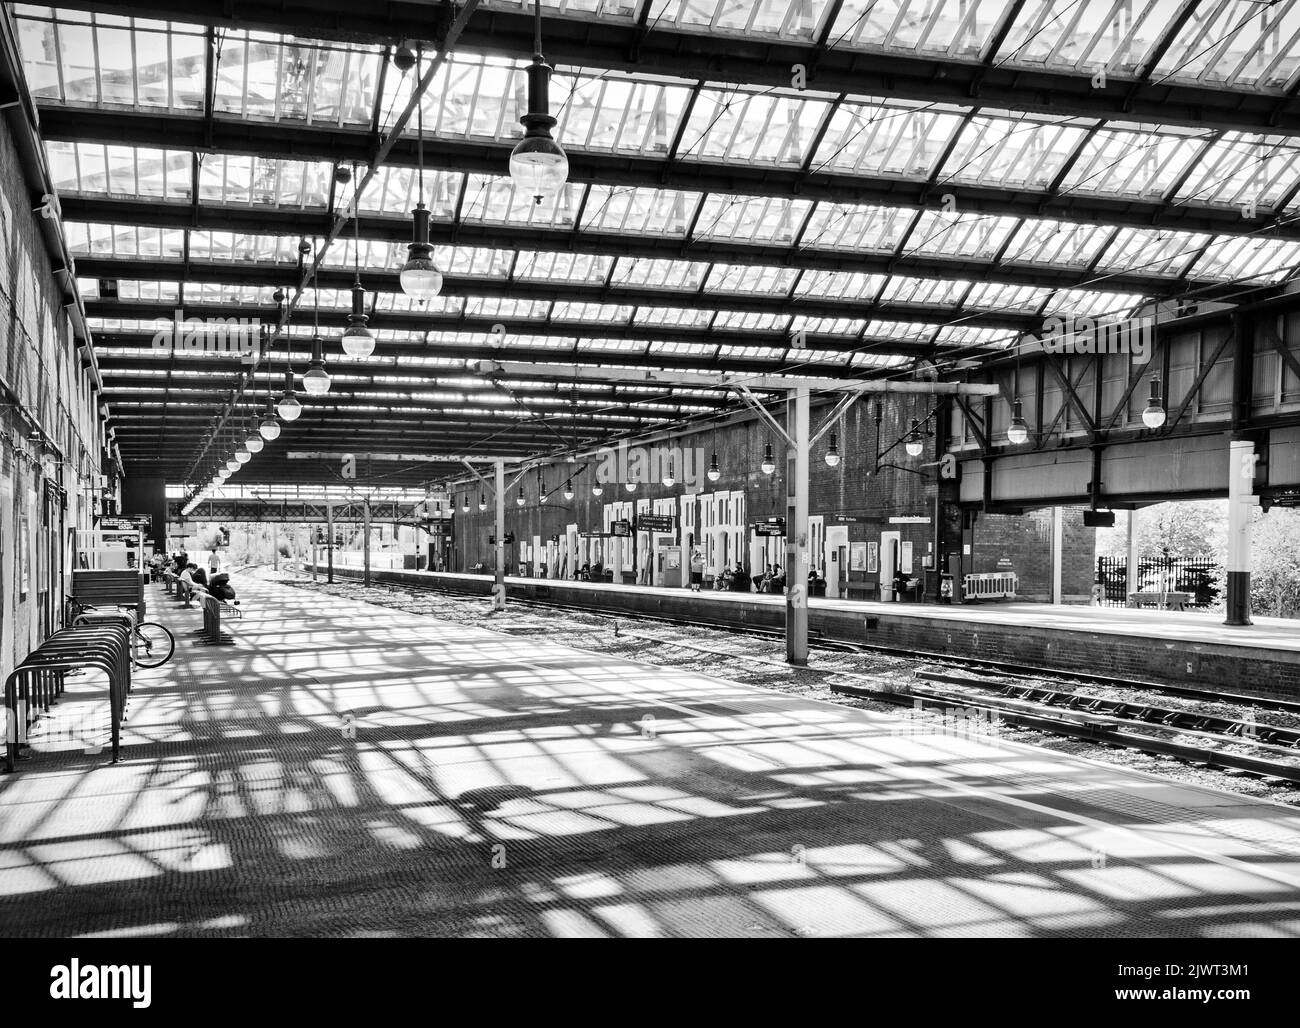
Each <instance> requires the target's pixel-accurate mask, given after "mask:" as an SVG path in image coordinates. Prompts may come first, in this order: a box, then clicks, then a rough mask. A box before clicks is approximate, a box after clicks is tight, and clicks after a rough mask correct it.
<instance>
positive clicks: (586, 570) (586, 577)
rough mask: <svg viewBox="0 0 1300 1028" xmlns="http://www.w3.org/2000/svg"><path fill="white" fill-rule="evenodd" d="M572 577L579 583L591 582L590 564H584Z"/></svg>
mask: <svg viewBox="0 0 1300 1028" xmlns="http://www.w3.org/2000/svg"><path fill="white" fill-rule="evenodd" d="M573 577H574V578H576V579H578V581H580V582H590V581H591V565H590V564H584V565H582V567H581V568H580V569H579V570H578V573H577V574H576V575H574V576H573Z"/></svg>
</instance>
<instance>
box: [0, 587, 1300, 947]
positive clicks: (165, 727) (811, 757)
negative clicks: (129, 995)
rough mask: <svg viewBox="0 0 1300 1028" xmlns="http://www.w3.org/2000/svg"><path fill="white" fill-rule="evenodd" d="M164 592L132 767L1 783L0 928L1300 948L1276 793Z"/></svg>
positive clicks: (326, 602) (279, 599)
mask: <svg viewBox="0 0 1300 1028" xmlns="http://www.w3.org/2000/svg"><path fill="white" fill-rule="evenodd" d="M151 599H152V600H153V601H154V602H153V603H152V604H151V608H152V609H153V610H154V611H156V612H158V613H159V614H160V615H161V616H162V617H163V618H165V619H166V620H168V621H169V622H170V623H171V625H172V627H173V628H174V629H175V630H176V632H177V640H178V650H177V655H176V657H174V658H173V660H172V662H171V663H170V664H168V665H166V666H165V667H163V668H161V669H159V670H157V671H155V672H150V673H147V674H141V675H139V676H138V677H137V680H136V688H135V693H134V697H133V701H132V705H131V708H130V711H129V719H128V722H127V724H126V726H125V728H124V737H123V751H122V752H123V758H122V760H121V762H120V763H119V764H117V765H112V764H110V763H108V760H107V757H106V756H105V755H104V754H102V753H85V752H83V751H81V750H80V749H75V748H73V749H68V748H64V749H57V750H48V751H46V750H41V749H40V747H37V751H36V752H35V753H34V754H33V755H32V756H31V757H30V758H29V759H28V760H26V761H24V762H22V764H21V765H20V769H19V771H18V772H16V773H15V774H12V775H8V776H0V923H3V924H4V925H5V926H6V929H7V933H6V934H8V935H9V936H60V937H62V936H83V935H85V936H91V935H93V936H106V935H107V936H116V937H128V936H134V937H160V936H196V935H198V936H203V935H211V936H217V935H223V936H231V935H234V936H238V935H274V936H308V935H310V936H361V935H378V936H384V935H446V936H452V935H454V936H605V937H612V936H728V937H737V936H738V937H751V938H782V937H824V936H861V937H905V936H1028V937H1057V936H1069V937H1079V936H1105V937H1138V936H1162V937H1163V936H1169V937H1174V936H1197V937H1226V936H1247V935H1249V936H1288V937H1293V936H1296V935H1300V812H1297V811H1296V810H1294V809H1292V808H1288V807H1283V806H1280V805H1276V804H1272V803H1268V802H1261V801H1256V800H1251V799H1246V798H1242V797H1239V796H1232V795H1229V794H1226V793H1222V792H1218V791H1215V790H1212V789H1206V788H1202V787H1197V786H1187V785H1181V784H1174V783H1172V782H1169V781H1166V780H1163V779H1160V778H1157V777H1153V776H1150V775H1145V774H1141V773H1136V772H1132V771H1127V770H1123V769H1119V768H1115V767H1110V766H1103V765H1100V764H1097V763H1093V762H1090V761H1088V760H1085V759H1080V758H1077V757H1071V756H1066V755H1062V754H1059V753H1054V752H1048V751H1046V750H1041V749H1036V748H1033V747H1029V746H1025V745H1022V744H1018V743H1015V742H1012V741H1009V740H1006V739H1003V738H1000V737H999V736H998V735H997V734H996V733H993V734H989V733H981V732H979V731H978V730H975V729H971V730H970V731H965V732H955V731H944V730H942V729H941V728H939V727H933V726H927V725H926V724H924V723H921V722H915V721H909V720H908V719H907V718H906V717H903V716H899V715H895V714H881V713H872V712H869V711H864V710H860V709H854V708H851V707H846V706H841V705H835V704H828V703H823V702H819V701H815V700H809V699H805V698H801V697H796V696H792V695H787V694H776V693H769V692H764V691H762V690H759V689H756V688H752V687H748V686H742V685H738V684H735V683H731V682H728V681H724V680H720V679H717V678H712V677H708V676H705V675H702V674H698V673H693V672H689V671H684V670H679V669H669V668H663V667H653V666H649V665H645V664H640V663H636V662H631V661H627V660H624V659H617V658H613V657H610V656H607V655H604V654H600V653H595V652H588V651H581V650H575V649H572V648H567V647H565V646H563V645H560V644H558V643H557V642H555V641H552V640H549V639H547V638H545V637H537V636H529V637H518V636H511V635H509V634H506V633H503V632H501V631H495V630H493V627H492V625H491V624H490V623H485V625H484V627H482V628H477V627H473V626H465V625H462V624H457V625H451V624H446V623H443V622H439V621H437V620H434V619H431V618H428V617H425V616H420V615H414V614H406V613H403V612H400V611H396V610H393V609H391V608H384V607H378V606H373V605H369V604H363V603H358V602H354V601H351V600H345V599H342V598H338V597H333V596H329V595H325V594H321V593H319V592H311V591H308V590H302V589H294V588H292V587H290V586H285V585H280V584H277V583H271V582H265V581H257V580H250V581H248V582H247V583H246V587H245V588H244V589H243V590H242V591H241V599H242V601H243V606H244V608H245V618H244V620H243V621H241V622H239V623H237V624H235V625H232V626H231V633H232V635H233V636H234V643H233V644H232V645H228V646H213V647H204V646H201V645H199V644H198V643H197V642H196V641H194V639H193V637H192V636H190V635H188V634H187V629H189V628H192V627H195V625H196V620H195V619H196V617H197V615H196V614H195V613H194V612H187V611H181V610H177V609H176V608H175V607H174V605H173V604H171V603H165V602H163V597H162V595H161V593H159V594H158V596H157V597H156V598H155V597H151ZM710 599H712V598H710ZM106 720H107V719H106V718H105V723H106Z"/></svg>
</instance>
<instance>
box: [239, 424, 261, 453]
mask: <svg viewBox="0 0 1300 1028" xmlns="http://www.w3.org/2000/svg"><path fill="white" fill-rule="evenodd" d="M265 445H266V442H265V441H264V440H263V439H262V433H261V432H259V431H258V430H257V424H256V423H254V424H253V426H252V427H251V428H250V429H249V430H248V435H247V436H246V437H245V438H244V447H245V448H246V449H247V450H248V452H249V453H261V452H262V447H264V446H265Z"/></svg>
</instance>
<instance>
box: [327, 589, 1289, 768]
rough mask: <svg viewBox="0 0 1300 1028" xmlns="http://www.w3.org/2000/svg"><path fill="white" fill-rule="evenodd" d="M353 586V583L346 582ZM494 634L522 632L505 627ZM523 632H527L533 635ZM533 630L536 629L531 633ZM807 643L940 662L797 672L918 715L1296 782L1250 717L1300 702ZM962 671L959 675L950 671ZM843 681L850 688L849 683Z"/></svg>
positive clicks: (542, 603) (557, 607)
mask: <svg viewBox="0 0 1300 1028" xmlns="http://www.w3.org/2000/svg"><path fill="white" fill-rule="evenodd" d="M349 584H357V583H349ZM382 588H384V589H386V590H388V591H399V590H400V591H403V592H408V593H417V592H432V593H436V594H438V595H440V596H446V597H448V598H453V599H457V600H466V599H470V600H479V599H481V598H479V597H469V596H466V595H465V594H463V593H457V592H454V591H451V590H445V589H436V588H432V587H416V586H409V585H403V586H401V587H396V586H391V585H385V586H382ZM510 606H511V607H524V608H531V609H534V610H542V611H547V612H563V613H570V614H580V615H582V616H584V617H587V618H596V619H598V620H600V621H603V622H608V623H609V625H608V628H609V630H610V631H612V632H613V634H614V636H616V637H620V638H630V639H637V640H640V641H644V642H648V643H652V644H655V645H658V646H670V647H674V648H677V649H682V650H692V651H695V652H699V653H703V654H708V655H710V656H715V657H721V658H725V659H727V660H733V661H735V660H739V661H743V662H745V663H747V664H758V665H767V666H771V667H773V668H777V669H780V670H782V671H786V672H790V671H792V670H794V669H793V668H792V667H791V665H789V664H788V663H786V662H785V661H783V660H773V659H771V658H768V657H763V656H759V655H757V654H751V653H746V652H743V651H741V652H737V651H734V650H724V649H718V648H716V647H709V646H703V645H700V644H698V643H695V642H692V641H688V640H681V639H671V638H663V637H660V636H650V635H646V634H644V633H641V632H637V631H635V630H634V629H630V628H627V627H624V626H625V625H627V623H628V622H629V621H631V622H633V623H634V624H640V623H643V622H647V621H649V622H656V623H661V624H668V625H674V626H678V627H689V628H702V627H704V628H709V629H715V630H721V631H725V632H727V633H728V634H729V635H733V636H737V637H749V638H756V639H764V640H767V641H770V642H775V641H779V640H782V639H784V634H783V633H782V632H779V631H775V630H771V629H763V628H755V627H752V626H727V625H717V624H712V623H710V624H701V623H700V622H697V621H692V620H689V619H687V618H683V617H677V616H674V615H666V614H646V615H641V614H638V615H636V617H635V618H629V616H628V615H627V614H626V613H625V612H623V611H610V610H604V609H601V608H598V607H586V606H581V605H576V604H565V603H554V602H551V601H548V600H536V599H528V600H523V599H512V600H511V601H510ZM566 627H567V628H569V629H571V630H577V631H581V632H594V631H599V630H600V629H601V627H603V626H596V625H590V624H570V625H568V626H566ZM498 630H500V631H503V632H506V633H508V634H520V632H519V630H518V629H516V630H515V631H513V632H512V631H511V629H510V628H509V627H507V626H505V625H502V626H501V627H500V629H498ZM532 630H533V629H531V628H525V629H524V631H525V632H527V631H532ZM538 630H539V631H540V630H542V629H538ZM809 645H810V647H811V648H813V649H816V650H821V651H824V652H833V653H864V654H876V653H881V652H882V651H885V652H887V653H888V655H890V656H894V657H900V658H904V659H907V660H913V661H915V660H918V659H919V660H923V661H924V663H926V664H938V665H940V666H939V668H937V669H936V668H932V667H921V668H918V669H915V670H913V671H912V673H911V678H910V680H909V681H907V682H905V683H904V685H903V687H901V688H900V685H899V683H898V682H897V681H891V680H888V679H886V678H885V677H884V676H881V675H869V674H865V673H861V672H854V671H847V670H843V669H836V668H819V667H816V666H815V665H814V666H809V667H806V668H801V669H798V670H801V671H807V672H811V673H813V674H818V675H823V676H826V677H827V678H829V679H840V680H839V681H828V683H827V687H828V688H829V690H830V691H831V692H833V693H836V694H838V695H842V696H846V697H853V698H856V699H867V700H874V701H877V702H883V703H887V704H891V705H895V706H903V707H908V708H911V709H912V710H916V711H918V712H926V713H938V714H940V715H941V716H942V717H945V718H949V719H952V718H953V717H954V716H955V717H956V718H957V719H958V720H965V721H967V722H968V723H970V724H972V726H973V725H974V720H975V719H978V720H980V721H982V722H986V723H987V722H989V721H993V720H996V722H998V723H1001V724H1006V725H1011V726H1015V727H1021V728H1027V729H1033V730H1035V731H1041V732H1046V733H1049V734H1052V735H1058V736H1064V737H1069V738H1075V739H1081V740H1085V741H1088V742H1093V743H1097V744H1100V745H1104V746H1109V747H1116V748H1124V749H1132V750H1139V751H1141V752H1145V753H1151V754H1157V755H1162V756H1167V757H1173V758H1176V759H1178V760H1181V761H1184V762H1186V763H1189V764H1193V765H1199V766H1204V767H1210V768H1225V769H1232V770H1237V771H1242V772H1246V773H1248V774H1252V775H1257V776H1260V777H1264V778H1273V779H1279V780H1282V781H1287V782H1292V783H1300V727H1297V728H1289V727H1282V726H1278V725H1269V724H1262V723H1260V722H1259V721H1257V720H1255V717H1254V713H1255V712H1265V711H1271V712H1275V713H1283V714H1288V715H1300V703H1294V702H1291V701H1286V700H1273V699H1263V698H1255V697H1250V696H1242V695H1237V694H1225V693H1219V692H1209V691H1206V690H1200V689H1193V688H1189V687H1184V686H1167V685H1162V684H1160V683H1154V682H1133V681H1128V680H1123V679H1115V678H1109V677H1105V676H1099V675H1086V674H1081V675H1073V674H1072V675H1069V676H1065V675H1062V674H1060V673H1057V672H1051V671H1046V670H1043V669H1039V668H1027V667H1023V666H1016V665H1009V664H1006V663H1002V662H987V661H981V660H977V659H973V658H972V659H964V658H961V657H953V656H950V655H946V654H944V655H937V654H922V655H917V654H911V653H904V652H900V651H893V650H887V651H886V648H884V647H874V646H870V645H865V644H855V643H847V642H841V641H838V640H825V639H818V638H810V640H809ZM957 672H961V673H957ZM844 679H848V680H852V681H855V682H856V683H857V684H847V683H846V682H845V681H844ZM1071 682H1073V683H1076V684H1077V683H1080V682H1083V683H1088V684H1093V685H1102V686H1108V687H1117V688H1122V689H1129V690H1139V691H1143V692H1151V693H1157V694H1164V695H1167V696H1172V697H1177V698H1180V699H1185V700H1192V701H1196V702H1200V703H1205V704H1212V705H1217V706H1237V707H1246V708H1249V710H1250V713H1248V714H1247V715H1245V716H1241V717H1233V716H1224V715H1219V714H1207V713H1204V712H1201V711H1194V710H1186V709H1180V708H1177V707H1166V706H1162V705H1155V704H1152V703H1148V702H1146V701H1144V700H1141V699H1139V700H1137V701H1135V702H1126V701H1123V700H1114V699H1106V698H1102V697H1097V696H1090V695H1087V694H1083V693H1078V692H1075V691H1074V690H1073V689H1072V688H1070V687H1069V685H1068V684H1069V683H1071Z"/></svg>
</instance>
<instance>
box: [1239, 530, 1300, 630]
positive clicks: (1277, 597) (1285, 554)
mask: <svg viewBox="0 0 1300 1028" xmlns="http://www.w3.org/2000/svg"><path fill="white" fill-rule="evenodd" d="M1250 542H1251V545H1250V550H1251V553H1250V557H1251V565H1252V567H1253V570H1252V573H1251V576H1250V595H1251V606H1252V608H1253V609H1254V611H1255V613H1256V614H1262V615H1265V616H1269V617H1284V618H1293V617H1300V510H1289V509H1287V508H1283V507H1274V508H1273V509H1272V510H1270V511H1269V512H1268V513H1267V514H1265V513H1263V512H1262V511H1260V510H1259V509H1256V510H1255V517H1254V521H1253V523H1252V525H1251V541H1250Z"/></svg>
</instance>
